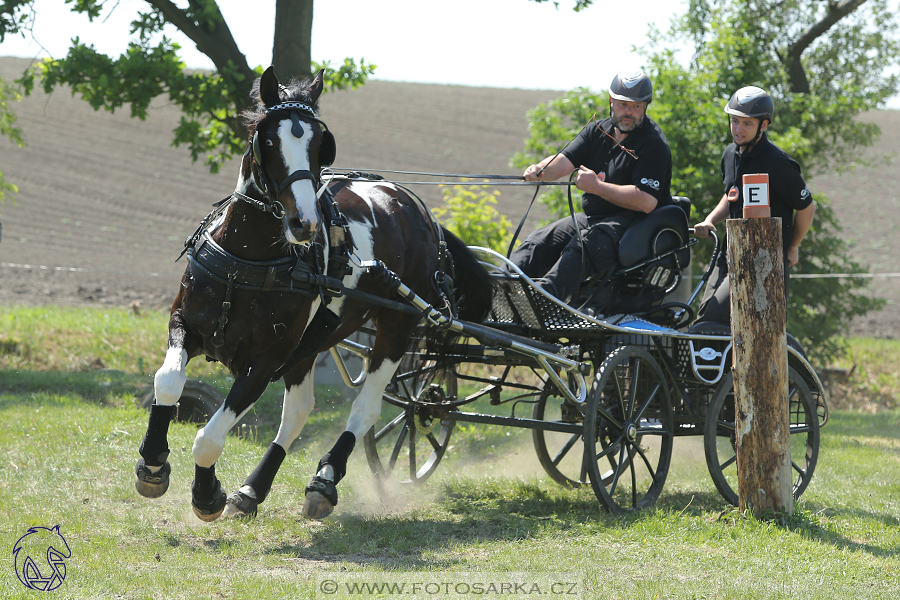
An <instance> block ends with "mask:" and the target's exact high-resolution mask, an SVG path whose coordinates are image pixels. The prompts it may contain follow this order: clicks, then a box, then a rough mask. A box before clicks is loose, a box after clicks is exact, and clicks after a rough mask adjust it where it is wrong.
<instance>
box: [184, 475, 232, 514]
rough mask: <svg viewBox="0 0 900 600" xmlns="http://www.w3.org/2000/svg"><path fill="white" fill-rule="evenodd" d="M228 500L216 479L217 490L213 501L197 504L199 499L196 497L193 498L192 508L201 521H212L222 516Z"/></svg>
mask: <svg viewBox="0 0 900 600" xmlns="http://www.w3.org/2000/svg"><path fill="white" fill-rule="evenodd" d="M227 501H228V499H227V497H226V496H225V492H223V491H222V487H221V485H220V484H219V482H218V481H216V491H215V492H213V499H212V502H210V503H208V504H197V501H196V500H194V498H191V508H193V509H194V514H195V515H197V517H198V518H199V519H200V520H201V521H206V522H207V523H210V522H212V521H215V520H216V519H218V518H219V517H221V516H222V512H224V510H225V504H226V502H227Z"/></svg>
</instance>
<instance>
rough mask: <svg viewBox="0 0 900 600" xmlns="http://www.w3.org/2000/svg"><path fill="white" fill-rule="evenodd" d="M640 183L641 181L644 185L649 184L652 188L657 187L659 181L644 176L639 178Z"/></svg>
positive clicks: (656, 188)
mask: <svg viewBox="0 0 900 600" xmlns="http://www.w3.org/2000/svg"><path fill="white" fill-rule="evenodd" d="M641 183H643V184H644V185H649V186H650V187H652V188H653V189H654V190H658V189H659V182H658V181H657V180H655V179H647V178H646V177H644V178H643V179H641Z"/></svg>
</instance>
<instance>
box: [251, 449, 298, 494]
mask: <svg viewBox="0 0 900 600" xmlns="http://www.w3.org/2000/svg"><path fill="white" fill-rule="evenodd" d="M286 455H287V453H286V452H285V451H284V448H282V447H281V446H279V445H278V444H276V443H274V442H273V443H272V444H269V447H268V449H267V450H266V453H265V454H263V457H262V460H261V461H259V465H258V466H257V467H256V470H255V471H253V472H252V473H250V476H249V477H247V480H246V481H245V482H244V485H249V486H250V487H252V488H253V491H254V492H256V501H257V502H258V503H260V504H261V503H262V502H263V501H264V500H265V499H266V496H268V495H269V490H271V489H272V482H273V481H274V480H275V475H276V474H277V473H278V469H279V468H280V467H281V463H282V461H284V457H285V456H286Z"/></svg>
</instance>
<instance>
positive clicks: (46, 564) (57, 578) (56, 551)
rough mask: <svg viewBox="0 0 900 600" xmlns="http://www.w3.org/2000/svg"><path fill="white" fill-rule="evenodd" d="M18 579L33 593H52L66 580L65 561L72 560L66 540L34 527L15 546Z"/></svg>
mask: <svg viewBox="0 0 900 600" xmlns="http://www.w3.org/2000/svg"><path fill="white" fill-rule="evenodd" d="M12 553H13V557H14V560H15V566H16V577H18V578H19V581H21V582H22V585H24V586H25V587H27V588H28V589H31V590H38V591H42V592H49V591H50V590H55V589H56V588H58V587H59V586H60V585H62V582H63V580H64V579H65V578H66V562H65V559H67V558H70V557H71V556H72V551H71V550H69V544H68V543H66V538H64V537H63V536H62V534H61V533H60V532H59V525H57V526H56V527H54V528H53V529H47V528H46V527H31V528H29V529H28V533H26V534H25V535H23V536H22V537H20V538H19V540H18V541H17V542H16V544H15V546H13V551H12Z"/></svg>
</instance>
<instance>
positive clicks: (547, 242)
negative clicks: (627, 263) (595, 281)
mask: <svg viewBox="0 0 900 600" xmlns="http://www.w3.org/2000/svg"><path fill="white" fill-rule="evenodd" d="M632 220H633V219H631V220H627V219H623V218H622V217H618V218H617V219H616V220H615V221H612V222H610V221H607V220H602V219H601V220H592V219H588V217H586V216H585V214H584V213H577V214H576V215H575V222H574V223H573V221H572V217H565V218H563V219H560V220H558V221H555V222H553V223H550V224H549V225H544V226H543V227H539V228H538V229H535V230H534V231H533V232H532V233H531V235H529V236H528V237H527V238H526V239H525V241H524V242H522V245H520V246H519V247H518V248H516V249H515V250H514V251H513V253H512V254H511V255H510V257H509V258H510V260H511V261H512V262H513V263H514V264H515V265H516V266H517V267H519V268H520V269H522V272H523V273H525V274H526V275H528V276H529V277H531V278H532V279H541V280H542V281H541V282H540V283H541V287H543V288H544V289H545V290H546V291H547V292H549V293H551V294H553V295H554V296H556V297H557V298H559V299H560V300H562V301H563V302H569V301H570V300H571V299H572V298H573V297H575V296H576V295H577V293H578V288H579V286H580V284H581V282H582V281H583V280H584V279H587V278H588V277H592V276H594V275H597V274H601V275H603V274H605V273H606V272H607V271H608V270H609V269H610V267H612V266H614V265H615V264H616V261H617V255H616V249H617V247H618V241H619V238H621V236H622V233H624V231H625V229H627V227H628V225H629V224H630V223H631V221H632ZM576 224H577V227H578V229H576ZM579 229H580V230H581V238H582V239H583V240H584V247H585V249H586V250H587V252H585V253H582V247H581V239H579V236H578V230H579Z"/></svg>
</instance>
